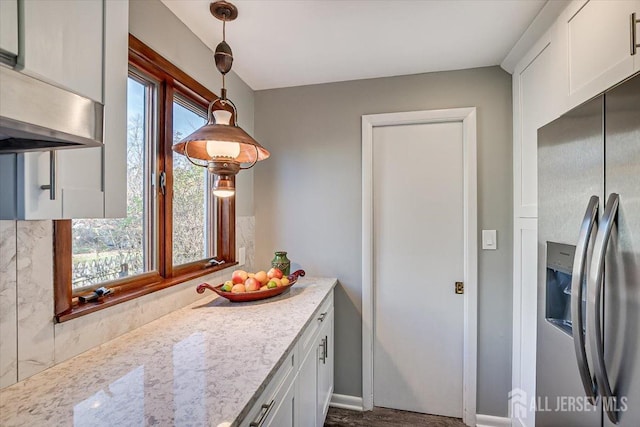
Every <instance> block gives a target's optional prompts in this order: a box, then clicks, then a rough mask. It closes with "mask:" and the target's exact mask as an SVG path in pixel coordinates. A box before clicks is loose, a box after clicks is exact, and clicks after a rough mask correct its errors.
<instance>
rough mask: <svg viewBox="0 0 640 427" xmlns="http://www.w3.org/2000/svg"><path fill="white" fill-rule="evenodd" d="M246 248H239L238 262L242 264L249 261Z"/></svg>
mask: <svg viewBox="0 0 640 427" xmlns="http://www.w3.org/2000/svg"><path fill="white" fill-rule="evenodd" d="M246 256H247V255H246V249H245V248H239V249H238V264H239V266H240V265H244V263H245V262H246V261H247V260H246Z"/></svg>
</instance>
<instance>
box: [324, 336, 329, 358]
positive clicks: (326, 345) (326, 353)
mask: <svg viewBox="0 0 640 427" xmlns="http://www.w3.org/2000/svg"><path fill="white" fill-rule="evenodd" d="M327 357H329V337H327V336H326V335H325V336H324V358H325V360H326V359H327Z"/></svg>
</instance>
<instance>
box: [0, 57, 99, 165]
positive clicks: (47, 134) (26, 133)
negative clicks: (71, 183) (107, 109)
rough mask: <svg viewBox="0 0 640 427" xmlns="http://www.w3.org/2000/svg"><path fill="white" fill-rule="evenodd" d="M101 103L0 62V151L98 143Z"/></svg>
mask: <svg viewBox="0 0 640 427" xmlns="http://www.w3.org/2000/svg"><path fill="white" fill-rule="evenodd" d="M103 115H104V106H103V105H102V104H101V103H99V102H96V101H93V100H91V99H88V98H85V97H82V96H80V95H77V94H75V93H73V92H69V91H67V90H64V89H61V88H59V87H56V86H53V85H51V84H49V83H45V82H43V81H41V80H37V79H35V78H33V77H29V76H27V75H25V74H22V73H19V72H17V71H14V70H12V69H9V68H7V67H4V66H0V153H16V152H22V151H43V150H54V149H60V148H78V147H97V146H101V145H102V126H103Z"/></svg>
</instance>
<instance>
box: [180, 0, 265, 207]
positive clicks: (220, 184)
mask: <svg viewBox="0 0 640 427" xmlns="http://www.w3.org/2000/svg"><path fill="white" fill-rule="evenodd" d="M209 10H210V11H211V14H212V15H213V16H215V17H216V18H217V19H219V20H221V21H222V41H221V42H220V43H219V44H218V46H217V47H216V51H215V55H214V58H215V61H216V68H217V69H218V71H220V73H221V74H222V90H221V92H220V98H218V99H215V100H213V101H212V102H211V103H210V104H209V109H208V112H207V124H205V125H204V126H202V127H201V128H200V129H198V130H196V131H195V132H193V133H192V134H190V135H189V136H187V137H186V138H184V139H182V140H181V141H180V142H178V143H177V144H175V145H174V146H173V147H172V148H173V151H175V152H176V153H179V154H182V155H184V156H186V157H187V159H188V160H189V161H190V162H191V163H193V164H194V165H196V166H201V167H206V168H207V169H208V170H209V172H211V173H212V174H214V176H215V179H214V184H213V194H214V195H215V196H216V197H230V196H233V195H234V194H235V185H234V181H233V179H232V177H233V176H235V175H236V174H237V173H238V172H239V171H240V170H243V169H250V168H252V167H253V166H254V165H255V164H256V162H258V161H260V160H264V159H266V158H267V157H269V152H268V151H267V150H266V149H264V147H262V146H261V145H260V144H259V143H258V142H257V141H256V140H255V139H253V138H252V137H251V136H250V135H249V134H248V133H246V132H245V131H244V130H242V128H241V127H240V126H238V110H237V109H236V106H235V105H234V103H233V102H231V100H229V99H227V89H226V87H225V81H224V78H225V75H226V74H227V73H228V72H229V71H231V65H232V64H233V53H232V52H231V47H230V46H229V45H228V44H227V42H226V24H227V21H233V20H234V19H236V18H237V17H238V9H237V8H236V7H235V6H234V5H233V4H231V3H230V2H228V1H225V0H218V1H215V2H213V3H211V4H210V5H209ZM194 159H197V160H203V161H204V163H198V162H196V161H194ZM242 163H245V164H247V163H248V164H249V165H248V166H242Z"/></svg>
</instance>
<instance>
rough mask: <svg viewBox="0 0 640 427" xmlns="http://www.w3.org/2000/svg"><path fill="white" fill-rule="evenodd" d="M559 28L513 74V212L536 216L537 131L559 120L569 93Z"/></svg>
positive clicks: (554, 27) (552, 31)
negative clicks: (567, 92)
mask: <svg viewBox="0 0 640 427" xmlns="http://www.w3.org/2000/svg"><path fill="white" fill-rule="evenodd" d="M559 29H560V28H559V26H558V25H554V26H553V27H551V28H550V29H549V30H548V31H547V32H546V33H545V34H544V35H543V36H542V38H541V39H540V40H538V42H537V43H536V44H535V45H534V46H533V47H532V48H531V49H530V50H529V52H528V53H527V54H526V55H525V57H524V58H523V59H522V60H521V61H520V62H519V63H518V65H517V66H516V68H515V70H514V73H513V99H514V109H513V116H514V117H513V118H514V126H513V139H514V150H513V155H514V197H513V200H514V212H515V216H516V217H524V218H526V217H529V218H535V217H536V216H537V214H538V213H537V199H538V181H537V167H538V166H537V149H538V128H539V127H541V126H542V125H544V124H545V123H548V122H549V121H551V120H553V119H554V118H556V117H558V116H559V115H560V114H561V112H562V110H563V103H564V99H565V98H564V93H566V79H565V77H564V76H566V67H565V65H564V64H566V61H564V56H565V53H566V45H565V44H564V43H563V40H562V38H561V37H560V36H559V34H558V32H559Z"/></svg>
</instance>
